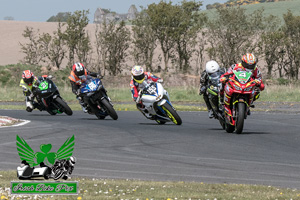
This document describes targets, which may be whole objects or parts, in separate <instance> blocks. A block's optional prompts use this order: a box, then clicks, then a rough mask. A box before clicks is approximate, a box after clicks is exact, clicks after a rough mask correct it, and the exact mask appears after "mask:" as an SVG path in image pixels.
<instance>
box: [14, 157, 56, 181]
mask: <svg viewBox="0 0 300 200" xmlns="http://www.w3.org/2000/svg"><path fill="white" fill-rule="evenodd" d="M50 175H51V168H50V167H48V166H46V165H42V164H41V165H40V167H30V166H29V164H28V163H27V162H25V161H23V162H22V163H21V166H18V167H17V176H18V178H19V179H32V178H36V177H44V178H45V179H49V178H50Z"/></svg>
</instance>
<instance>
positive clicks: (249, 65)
mask: <svg viewBox="0 0 300 200" xmlns="http://www.w3.org/2000/svg"><path fill="white" fill-rule="evenodd" d="M234 70H235V71H248V72H252V78H254V80H255V82H256V86H257V87H258V88H259V89H260V91H263V90H264V88H265V85H264V83H263V81H262V75H261V72H260V71H259V69H258V67H257V58H256V57H255V56H254V55H253V54H252V53H246V54H245V55H243V56H242V59H241V63H237V64H234V65H232V66H231V67H230V68H229V69H228V71H227V72H226V73H225V74H223V75H222V76H221V78H220V82H222V89H221V91H220V96H221V102H222V103H224V86H225V83H226V82H227V80H228V77H229V76H231V75H233V71H234ZM260 91H256V92H255V93H254V94H252V95H251V97H250V100H251V104H253V102H254V101H255V100H257V99H258V98H259V95H260ZM230 99H231V96H228V95H227V94H225V103H226V104H229V103H230ZM249 111H250V110H249ZM248 114H250V113H248Z"/></svg>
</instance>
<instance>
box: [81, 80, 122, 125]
mask: <svg viewBox="0 0 300 200" xmlns="http://www.w3.org/2000/svg"><path fill="white" fill-rule="evenodd" d="M80 91H81V94H82V96H83V100H84V103H86V104H87V105H88V106H87V110H88V113H89V114H94V115H96V116H97V118H98V119H104V118H105V117H106V116H108V115H109V116H110V117H111V118H112V119H114V120H117V119H118V115H117V113H116V111H115V110H114V108H113V104H112V103H111V101H110V98H109V97H108V96H107V93H106V90H105V88H104V86H103V85H102V82H101V80H100V79H99V78H92V77H91V76H87V77H86V81H85V82H84V83H82V84H81V89H80Z"/></svg>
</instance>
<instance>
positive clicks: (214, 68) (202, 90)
mask: <svg viewBox="0 0 300 200" xmlns="http://www.w3.org/2000/svg"><path fill="white" fill-rule="evenodd" d="M217 72H221V73H222V74H223V73H224V70H223V69H220V66H219V64H218V63H217V62H216V61H214V60H210V61H208V62H207V63H206V65H205V70H204V71H203V72H202V73H201V78H200V87H199V95H203V99H204V101H205V104H206V107H207V111H208V117H209V118H213V117H214V112H213V110H212V106H211V105H210V102H209V99H208V95H207V93H206V88H207V83H208V79H209V76H210V75H212V74H214V73H217Z"/></svg>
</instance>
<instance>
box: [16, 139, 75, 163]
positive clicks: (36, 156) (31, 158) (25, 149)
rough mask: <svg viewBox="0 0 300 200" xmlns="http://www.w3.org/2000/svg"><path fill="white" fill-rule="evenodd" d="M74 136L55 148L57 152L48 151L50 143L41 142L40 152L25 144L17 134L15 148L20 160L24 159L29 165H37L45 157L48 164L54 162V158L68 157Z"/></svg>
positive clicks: (71, 149) (71, 150)
mask: <svg viewBox="0 0 300 200" xmlns="http://www.w3.org/2000/svg"><path fill="white" fill-rule="evenodd" d="M74 140H75V136H74V135H73V136H72V137H70V138H68V139H67V140H66V141H65V143H64V144H63V145H62V146H61V147H60V148H59V149H58V150H57V152H56V153H55V152H50V151H51V149H52V144H41V145H40V150H41V152H36V153H34V151H33V150H32V148H31V147H30V146H29V145H28V144H27V142H26V141H25V140H24V139H23V138H22V137H19V136H18V135H17V142H16V145H17V150H18V153H19V156H20V159H21V160H26V161H27V162H28V163H29V165H30V166H31V167H33V166H36V165H39V164H40V163H41V162H44V160H45V158H47V161H48V162H49V163H50V164H52V165H53V164H54V163H55V161H56V160H61V159H69V158H70V156H72V154H73V150H74V145H75V141H74Z"/></svg>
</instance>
